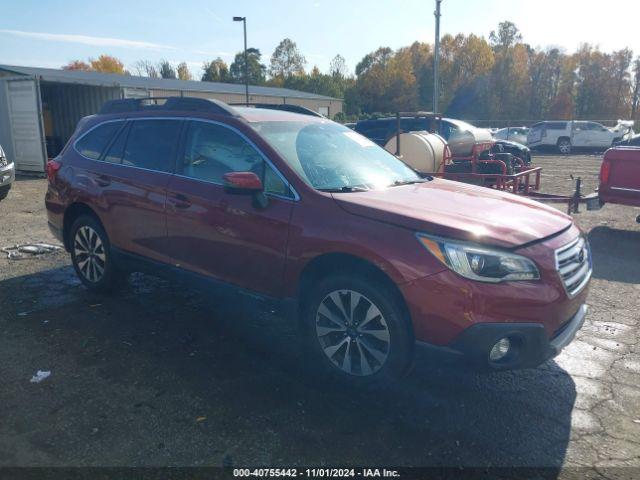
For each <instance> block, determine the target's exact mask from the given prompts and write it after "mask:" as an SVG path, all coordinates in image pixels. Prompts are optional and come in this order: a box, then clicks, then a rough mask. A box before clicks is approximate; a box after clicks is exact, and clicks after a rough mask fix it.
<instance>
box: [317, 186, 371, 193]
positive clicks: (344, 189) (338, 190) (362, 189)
mask: <svg viewBox="0 0 640 480" xmlns="http://www.w3.org/2000/svg"><path fill="white" fill-rule="evenodd" d="M318 190H320V191H321V192H329V193H351V192H368V191H369V189H368V188H365V187H358V186H355V185H354V186H351V185H345V186H344V187H338V188H319V189H318Z"/></svg>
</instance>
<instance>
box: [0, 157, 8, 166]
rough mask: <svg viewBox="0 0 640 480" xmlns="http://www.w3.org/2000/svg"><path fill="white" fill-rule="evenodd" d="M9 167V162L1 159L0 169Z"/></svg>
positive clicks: (4, 158) (3, 158)
mask: <svg viewBox="0 0 640 480" xmlns="http://www.w3.org/2000/svg"><path fill="white" fill-rule="evenodd" d="M7 165H9V162H7V158H6V157H0V167H6V166H7Z"/></svg>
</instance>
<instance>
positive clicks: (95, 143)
mask: <svg viewBox="0 0 640 480" xmlns="http://www.w3.org/2000/svg"><path fill="white" fill-rule="evenodd" d="M123 123H124V122H123V121H117V122H107V123H103V124H101V125H98V126H97V127H95V128H94V129H93V130H90V131H89V133H87V134H86V135H84V136H83V137H82V138H81V139H80V140H78V141H77V143H76V150H77V151H78V153H80V155H82V156H83V157H87V158H90V159H92V160H98V159H99V158H100V156H101V155H102V152H103V150H104V149H105V148H106V146H107V145H108V144H109V142H110V141H111V139H112V138H113V136H114V135H115V133H116V132H117V131H118V130H119V129H120V128H121V127H122V124H123Z"/></svg>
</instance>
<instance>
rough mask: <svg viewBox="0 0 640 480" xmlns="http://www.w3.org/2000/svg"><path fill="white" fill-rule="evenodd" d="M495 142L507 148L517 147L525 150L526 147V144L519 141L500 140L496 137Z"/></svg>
mask: <svg viewBox="0 0 640 480" xmlns="http://www.w3.org/2000/svg"><path fill="white" fill-rule="evenodd" d="M496 143H499V144H500V145H502V146H504V147H509V148H517V149H518V150H527V149H528V147H527V146H526V145H523V144H521V143H519V142H512V141H511V140H501V139H498V138H497V139H496Z"/></svg>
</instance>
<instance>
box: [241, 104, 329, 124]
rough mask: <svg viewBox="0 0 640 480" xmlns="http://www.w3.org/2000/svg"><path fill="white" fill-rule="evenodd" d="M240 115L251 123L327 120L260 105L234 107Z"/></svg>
mask: <svg viewBox="0 0 640 480" xmlns="http://www.w3.org/2000/svg"><path fill="white" fill-rule="evenodd" d="M233 109H234V110H235V111H236V112H237V113H238V115H239V116H240V117H241V118H242V119H244V120H245V121H247V122H249V123H253V122H303V123H318V122H320V123H321V122H326V121H327V119H326V118H323V117H315V116H313V115H305V114H302V113H294V112H287V111H285V110H273V109H270V108H260V107H233Z"/></svg>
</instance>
